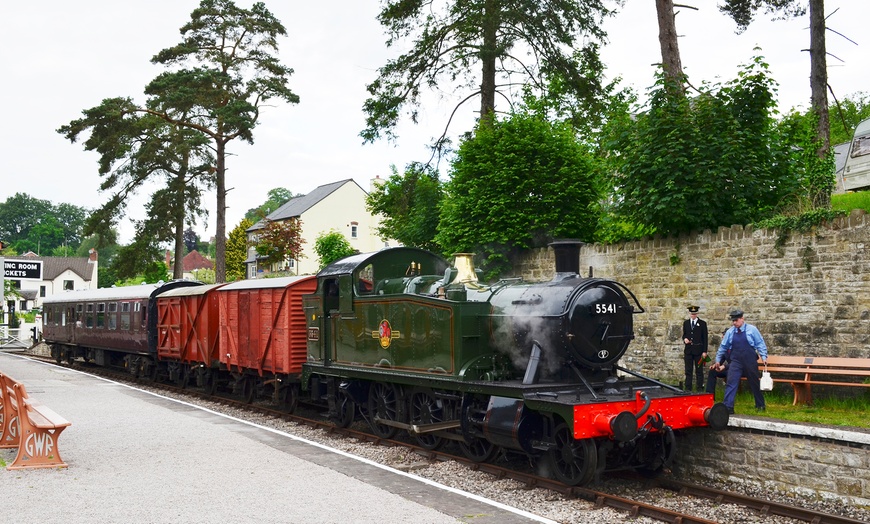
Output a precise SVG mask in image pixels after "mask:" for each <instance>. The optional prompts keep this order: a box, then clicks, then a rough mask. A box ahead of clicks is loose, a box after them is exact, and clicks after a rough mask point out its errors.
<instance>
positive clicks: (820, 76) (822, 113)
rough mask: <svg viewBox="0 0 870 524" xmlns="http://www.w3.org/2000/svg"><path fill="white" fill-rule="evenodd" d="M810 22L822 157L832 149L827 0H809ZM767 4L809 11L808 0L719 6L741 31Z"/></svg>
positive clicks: (728, 0)
mask: <svg viewBox="0 0 870 524" xmlns="http://www.w3.org/2000/svg"><path fill="white" fill-rule="evenodd" d="M807 3H808V4H809V26H810V45H809V52H810V103H811V106H812V108H813V112H815V114H816V118H815V122H816V140H815V142H816V144H817V149H816V155H817V156H818V157H819V159H821V160H823V161H824V159H825V158H827V157H828V156H829V154H830V151H831V135H830V133H831V131H830V126H831V123H830V115H829V112H828V62H827V59H828V57H827V55H828V53H827V41H826V38H825V34H826V32H827V29H828V28H827V18H826V17H825V0H808V2H807ZM761 8H764V9H765V11H766V12H768V13H777V14H779V15H781V16H782V17H783V18H789V17H799V16H803V15H804V14H806V13H807V4H806V3H804V2H803V1H802V0H725V1H724V4H722V5H720V7H719V9H720V10H722V12H724V13H725V14H727V15H728V16H730V17H731V18H732V19H733V20H734V21H735V22H736V23H737V28H738V31H743V30H745V29H746V28H747V27H748V26H749V24H750V23H751V22H752V19H753V17H754V16H755V13H756V12H757V11H758V10H759V9H761ZM833 187H834V181H833V178H832V179H831V185H830V188H829V189H828V191H827V195H826V196H825V195H824V194H820V195H819V196H821V197H822V199H821V201H820V205H822V206H823V207H830V205H831V190H832V189H833Z"/></svg>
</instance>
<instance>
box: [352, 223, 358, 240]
mask: <svg viewBox="0 0 870 524" xmlns="http://www.w3.org/2000/svg"><path fill="white" fill-rule="evenodd" d="M358 236H359V222H351V223H350V238H357V237H358Z"/></svg>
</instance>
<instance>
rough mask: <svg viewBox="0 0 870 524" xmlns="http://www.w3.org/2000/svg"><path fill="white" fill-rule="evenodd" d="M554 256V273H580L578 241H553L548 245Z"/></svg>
mask: <svg viewBox="0 0 870 524" xmlns="http://www.w3.org/2000/svg"><path fill="white" fill-rule="evenodd" d="M549 246H550V247H552V248H553V254H554V255H555V256H556V273H577V274H579V273H580V247H581V246H583V242H581V241H579V240H555V241H553V242H551V243H550V244H549Z"/></svg>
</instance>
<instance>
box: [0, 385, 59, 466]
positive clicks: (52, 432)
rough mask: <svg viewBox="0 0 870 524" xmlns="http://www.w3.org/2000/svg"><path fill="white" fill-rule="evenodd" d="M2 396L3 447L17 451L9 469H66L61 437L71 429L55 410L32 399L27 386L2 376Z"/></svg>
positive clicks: (0, 439)
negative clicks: (61, 451)
mask: <svg viewBox="0 0 870 524" xmlns="http://www.w3.org/2000/svg"><path fill="white" fill-rule="evenodd" d="M0 392H2V395H3V423H2V426H3V434H2V435H0V442H2V444H0V447H3V448H12V447H17V448H18V454H17V455H16V456H15V460H13V461H12V463H11V464H9V465H8V466H6V469H10V470H14V469H33V468H65V467H67V464H66V463H65V462H64V461H63V460H62V459H61V458H60V451H59V450H58V437H59V436H60V433H61V432H62V431H63V430H64V428H66V427H67V426H69V425H70V422H69V421H67V420H66V419H65V418H63V417H61V416H60V415H58V414H57V413H55V412H54V410H52V409H50V408H48V407H47V406H44V405H42V404H40V403H39V402H37V401H35V400H33V399H32V398H30V396H29V395H28V394H27V389H26V388H25V387H24V384H22V383H20V382H16V381H15V380H13V379H11V378H9V376H6V375H2V374H0Z"/></svg>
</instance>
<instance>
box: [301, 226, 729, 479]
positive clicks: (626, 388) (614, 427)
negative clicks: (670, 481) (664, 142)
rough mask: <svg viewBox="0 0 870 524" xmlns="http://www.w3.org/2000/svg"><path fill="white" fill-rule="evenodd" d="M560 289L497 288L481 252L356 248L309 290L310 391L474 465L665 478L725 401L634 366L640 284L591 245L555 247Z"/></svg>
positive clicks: (722, 418) (385, 431) (351, 414)
mask: <svg viewBox="0 0 870 524" xmlns="http://www.w3.org/2000/svg"><path fill="white" fill-rule="evenodd" d="M553 248H554V252H555V255H556V261H557V264H556V274H555V276H554V277H553V279H551V280H550V281H548V282H540V283H529V282H524V281H522V280H521V279H510V280H503V281H500V282H497V283H495V284H491V285H490V284H484V283H482V282H481V281H480V279H479V277H478V273H477V272H476V271H475V270H474V268H473V265H472V263H471V260H472V257H471V256H470V255H465V254H460V255H456V256H455V259H454V262H453V264H452V265H451V264H449V263H448V262H447V261H446V260H444V259H442V258H441V257H439V256H437V255H434V254H432V253H429V252H427V251H424V250H419V249H414V248H394V249H387V250H382V251H379V252H377V253H367V254H360V255H354V256H351V257H348V258H345V259H343V260H340V261H338V262H336V263H334V264H332V265H330V266H328V267H326V268H325V269H324V270H323V271H321V272H320V273H319V274H318V276H317V279H318V284H317V290H316V291H315V293H313V294H310V295H306V296H304V297H303V307H304V310H305V314H306V319H307V338H308V362H306V363H305V364H304V365H303V377H302V381H301V383H302V386H303V387H304V388H308V389H309V390H310V395H311V396H312V398H314V399H316V400H322V401H325V402H326V403H327V404H328V406H329V412H330V416H331V417H332V418H333V419H334V420H335V421H336V423H338V424H341V425H347V424H350V423H351V422H352V421H353V420H355V419H356V418H357V417H362V418H363V419H365V420H366V421H367V422H368V423H369V424H370V426H371V427H372V429H373V431H374V432H375V433H376V434H378V435H379V436H381V437H384V438H389V437H392V436H394V435H395V434H396V433H397V432H398V431H406V432H407V433H408V434H410V435H412V436H413V437H414V438H416V439H417V440H418V441H419V443H420V444H421V445H423V446H424V447H428V448H435V447H438V446H440V445H441V444H443V443H444V442H446V441H456V442H458V444H459V446H460V447H461V448H462V450H463V452H464V453H465V454H466V455H467V456H468V457H470V458H472V459H473V460H477V461H487V460H491V459H493V458H494V457H495V456H496V455H497V454H498V453H499V452H504V453H508V452H510V453H523V454H526V455H528V456H530V457H532V458H533V459H535V460H538V459H540V464H541V466H542V468H543V469H545V470H547V471H549V472H550V473H551V474H552V475H554V476H555V477H556V478H558V479H559V480H562V481H563V482H566V483H569V484H575V485H576V484H585V483H587V482H589V481H590V480H592V479H593V478H595V477H596V476H597V475H599V474H600V473H602V472H604V471H611V470H618V469H638V470H641V471H643V472H649V473H655V472H657V471H660V470H661V469H663V468H664V467H665V466H667V465H668V464H669V463H670V462H671V461H672V460H673V458H674V455H675V452H676V447H677V437H676V433H675V431H678V430H681V429H685V428H690V427H702V426H712V427H713V428H714V429H721V428H723V427H725V426H726V425H727V421H728V411H727V408H725V407H724V406H723V405H721V404H714V401H713V396H712V395H707V394H691V393H688V392H684V391H682V390H680V389H679V388H676V387H673V386H669V385H667V384H664V383H661V382H658V381H656V380H653V379H651V378H648V377H644V376H642V375H640V374H638V373H635V372H633V371H631V370H629V369H626V368H623V367H621V366H619V364H618V362H619V359H620V358H621V357H622V356H623V355H624V354H625V352H626V350H627V348H628V347H629V344H630V342H631V340H632V339H633V338H634V333H633V316H634V315H635V314H638V313H642V312H643V308H642V307H641V306H640V304H639V303H638V301H637V299H636V298H635V297H634V295H633V294H632V293H631V291H630V290H628V289H627V288H626V287H625V286H623V285H621V284H619V283H618V282H616V281H613V280H610V279H602V278H586V277H582V276H581V275H580V274H579V270H578V264H579V256H578V255H579V244H578V243H573V242H558V243H554V244H553Z"/></svg>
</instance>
